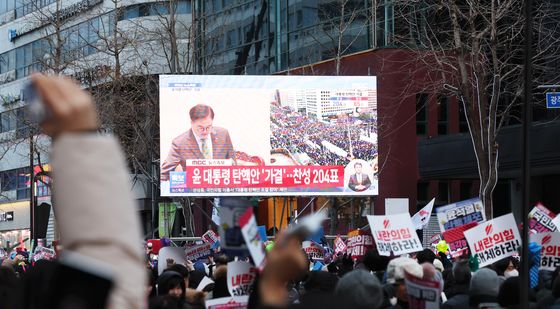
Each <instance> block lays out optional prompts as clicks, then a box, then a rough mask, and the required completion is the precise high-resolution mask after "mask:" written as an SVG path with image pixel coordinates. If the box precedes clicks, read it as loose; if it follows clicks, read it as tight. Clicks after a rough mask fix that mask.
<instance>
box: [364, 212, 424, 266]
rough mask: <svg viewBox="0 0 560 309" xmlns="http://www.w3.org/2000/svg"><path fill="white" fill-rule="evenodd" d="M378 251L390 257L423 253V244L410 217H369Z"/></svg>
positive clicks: (399, 215)
mask: <svg viewBox="0 0 560 309" xmlns="http://www.w3.org/2000/svg"><path fill="white" fill-rule="evenodd" d="M367 219H368V222H369V227H370V229H371V233H372V234H373V238H374V239H375V244H376V245H377V251H379V254H380V255H385V256H389V255H391V251H392V252H393V253H394V254H395V255H401V254H405V253H411V252H417V251H422V249H423V248H422V243H421V242H420V239H418V235H416V229H415V228H414V227H413V226H412V220H411V219H410V215H409V214H407V213H405V214H398V215H387V216H367Z"/></svg>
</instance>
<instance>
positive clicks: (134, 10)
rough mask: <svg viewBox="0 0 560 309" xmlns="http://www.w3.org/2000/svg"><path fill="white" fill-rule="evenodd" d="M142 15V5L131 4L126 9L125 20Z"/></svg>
mask: <svg viewBox="0 0 560 309" xmlns="http://www.w3.org/2000/svg"><path fill="white" fill-rule="evenodd" d="M136 17H140V7H139V6H138V5H131V6H129V7H127V8H125V9H124V13H123V18H122V19H123V20H127V19H132V18H136Z"/></svg>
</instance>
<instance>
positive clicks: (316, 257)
mask: <svg viewBox="0 0 560 309" xmlns="http://www.w3.org/2000/svg"><path fill="white" fill-rule="evenodd" d="M301 248H302V249H303V251H305V253H306V254H307V257H308V258H310V259H311V260H312V261H313V262H317V261H323V260H324V258H325V249H323V247H321V245H319V244H317V243H316V242H313V241H310V240H306V241H304V242H303V243H302V244H301Z"/></svg>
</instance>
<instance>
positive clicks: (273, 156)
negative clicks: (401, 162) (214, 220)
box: [160, 75, 379, 196]
mask: <svg viewBox="0 0 560 309" xmlns="http://www.w3.org/2000/svg"><path fill="white" fill-rule="evenodd" d="M376 87H377V86H376V78H375V77H370V76H368V77H365V76H196V75H183V76H182V75H162V76H160V113H161V114H160V121H161V124H160V127H161V143H160V145H161V149H160V154H161V162H162V164H161V194H162V195H163V196H294V195H306V196H308V195H323V196H324V195H350V196H370V195H376V194H378V191H379V187H378V184H379V181H378V176H377V173H378V142H377V110H376V106H377V92H376V91H377V89H376Z"/></svg>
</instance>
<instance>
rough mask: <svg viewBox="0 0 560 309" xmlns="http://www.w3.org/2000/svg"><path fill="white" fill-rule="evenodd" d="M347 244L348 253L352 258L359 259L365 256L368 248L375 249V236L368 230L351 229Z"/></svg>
mask: <svg viewBox="0 0 560 309" xmlns="http://www.w3.org/2000/svg"><path fill="white" fill-rule="evenodd" d="M346 246H347V249H346V253H348V255H350V256H351V257H352V259H355V260H356V259H359V258H361V257H363V256H364V255H365V254H366V252H367V251H368V250H370V249H373V236H371V234H370V233H368V232H366V231H361V230H355V231H350V232H348V240H347V241H346Z"/></svg>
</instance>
